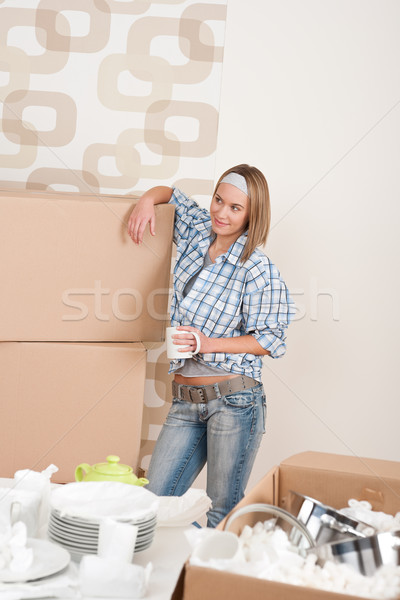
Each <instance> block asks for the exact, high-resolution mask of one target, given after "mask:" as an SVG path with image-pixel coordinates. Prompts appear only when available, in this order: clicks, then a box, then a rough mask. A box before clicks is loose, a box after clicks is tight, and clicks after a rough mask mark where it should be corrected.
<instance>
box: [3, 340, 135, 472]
mask: <svg viewBox="0 0 400 600" xmlns="http://www.w3.org/2000/svg"><path fill="white" fill-rule="evenodd" d="M145 373H146V350H145V349H144V347H143V345H142V344H140V343H135V344H133V343H125V344H124V343H113V344H108V343H105V344H101V343H92V344H89V343H80V344H76V343H51V342H47V343H46V342H44V343H34V342H31V343H30V342H27V343H24V342H15V343H12V342H1V343H0V398H1V403H0V439H1V453H0V477H13V475H14V472H15V471H16V470H18V469H27V468H29V469H33V470H35V471H40V470H42V469H44V468H46V467H47V466H48V465H49V464H51V463H53V464H55V465H56V466H57V467H59V471H58V473H56V474H55V475H54V476H53V477H52V481H53V482H58V483H65V482H69V481H74V477H75V467H76V466H77V465H78V464H80V463H81V462H86V463H89V464H90V465H92V464H94V463H98V462H104V461H105V460H106V457H107V456H108V455H109V454H117V455H118V456H119V457H120V459H121V463H123V464H128V465H130V466H132V467H133V468H134V470H135V471H136V468H137V465H138V457H139V449H140V437H141V427H142V413H143V393H144V382H145Z"/></svg>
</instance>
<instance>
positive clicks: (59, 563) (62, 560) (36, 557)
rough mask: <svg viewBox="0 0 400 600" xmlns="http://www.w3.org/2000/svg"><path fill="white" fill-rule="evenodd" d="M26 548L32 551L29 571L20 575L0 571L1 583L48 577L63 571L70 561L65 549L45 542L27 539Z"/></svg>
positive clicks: (5, 570)
mask: <svg viewBox="0 0 400 600" xmlns="http://www.w3.org/2000/svg"><path fill="white" fill-rule="evenodd" d="M27 547H28V548H32V549H33V562H32V564H31V566H30V567H29V569H27V570H26V571H23V572H21V573H13V572H11V571H10V569H1V570H0V581H1V582H4V583H22V582H24V581H33V580H34V579H41V578H42V577H49V576H50V575H54V574H55V573H58V572H59V571H62V570H63V569H65V567H67V566H68V565H69V562H70V560H71V556H70V553H69V552H68V551H67V550H65V548H62V547H61V546H59V545H58V544H53V543H52V542H49V541H47V540H39V539H35V538H29V539H28V541H27Z"/></svg>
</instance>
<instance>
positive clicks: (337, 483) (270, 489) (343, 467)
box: [172, 452, 400, 600]
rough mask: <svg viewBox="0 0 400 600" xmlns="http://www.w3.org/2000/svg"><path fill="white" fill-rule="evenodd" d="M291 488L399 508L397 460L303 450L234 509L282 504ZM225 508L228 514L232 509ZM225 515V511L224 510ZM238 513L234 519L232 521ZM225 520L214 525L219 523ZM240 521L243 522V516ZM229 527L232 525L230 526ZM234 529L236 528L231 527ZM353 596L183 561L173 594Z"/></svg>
mask: <svg viewBox="0 0 400 600" xmlns="http://www.w3.org/2000/svg"><path fill="white" fill-rule="evenodd" d="M290 490H294V491H296V492H300V493H302V494H306V495H308V496H311V497H313V498H316V499H317V500H319V501H321V502H323V503H325V504H328V505H330V506H332V507H333V508H337V509H338V508H343V507H345V506H347V503H348V500H349V499H350V498H356V499H358V500H368V501H369V502H370V503H371V504H372V508H373V510H379V511H383V512H386V513H390V514H393V515H394V514H396V513H397V512H398V511H400V463H398V462H392V461H384V460H375V459H367V458H358V457H355V456H342V455H335V454H325V453H319V452H303V453H301V454H297V455H295V456H292V457H290V458H288V459H286V460H284V461H283V462H282V463H281V464H280V465H279V466H277V467H274V468H273V469H271V471H269V472H268V473H267V474H266V475H265V477H264V478H263V479H262V480H261V481H260V482H259V483H258V484H257V485H256V486H255V487H254V488H253V489H252V490H251V491H250V493H249V494H247V495H246V496H245V498H243V500H242V501H241V502H240V503H239V504H238V505H237V506H236V507H235V509H233V511H232V513H233V512H234V511H235V510H236V509H237V508H239V507H242V506H246V505H248V504H254V503H265V504H274V505H276V506H280V507H282V508H285V506H286V502H287V495H288V492H289V491H290ZM232 513H230V514H232ZM228 517H229V515H228ZM228 517H226V518H228ZM238 522H239V519H238V520H237V521H235V523H234V524H233V526H236V525H237V523H238ZM224 523H225V520H224V521H222V522H221V523H220V525H219V526H218V528H219V529H223V527H224ZM242 524H243V522H242ZM232 531H234V529H233V527H232ZM236 532H237V533H238V531H236ZM224 597H229V598H230V600H242V599H243V598H246V599H249V600H258V599H260V600H261V599H263V600H265V599H271V600H354V598H357V596H352V595H347V594H338V593H336V592H326V591H324V590H320V589H314V588H307V587H300V586H295V585H289V584H284V583H278V582H274V581H266V580H261V579H256V578H253V577H246V576H242V575H232V574H231V573H226V572H222V571H217V570H215V569H207V568H202V567H197V566H193V565H190V564H189V562H187V563H186V564H185V566H184V567H183V570H182V572H181V574H180V577H179V579H178V582H177V585H176V588H175V590H174V593H173V595H172V600H204V599H205V598H206V599H207V600H221V598H224Z"/></svg>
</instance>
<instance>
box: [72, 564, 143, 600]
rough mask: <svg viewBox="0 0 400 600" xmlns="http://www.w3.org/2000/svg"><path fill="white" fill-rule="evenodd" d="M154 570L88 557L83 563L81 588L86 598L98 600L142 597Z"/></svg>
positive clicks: (80, 575)
mask: <svg viewBox="0 0 400 600" xmlns="http://www.w3.org/2000/svg"><path fill="white" fill-rule="evenodd" d="M152 569H153V567H152V564H151V563H148V565H147V566H146V567H141V566H140V565H134V564H129V563H125V562H120V561H116V560H112V559H106V558H100V557H99V556H94V555H86V556H84V557H83V558H82V560H81V564H80V572H79V578H80V589H81V593H82V595H83V596H90V597H91V596H96V597H99V598H143V597H144V596H145V594H146V591H147V588H148V585H149V579H150V574H151V571H152Z"/></svg>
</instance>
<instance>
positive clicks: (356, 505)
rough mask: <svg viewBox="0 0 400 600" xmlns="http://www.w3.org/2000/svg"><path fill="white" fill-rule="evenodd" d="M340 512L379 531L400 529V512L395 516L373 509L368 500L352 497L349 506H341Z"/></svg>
mask: <svg viewBox="0 0 400 600" xmlns="http://www.w3.org/2000/svg"><path fill="white" fill-rule="evenodd" d="M339 512H340V513H342V514H343V515H345V516H346V517H350V518H351V519H356V520H359V521H363V522H364V523H367V524H368V525H371V527H374V529H376V530H377V531H379V532H384V531H397V530H398V529H400V512H398V513H397V514H396V515H395V516H393V515H388V514H387V513H384V512H379V511H376V510H372V505H371V504H370V503H369V502H368V501H367V500H355V499H354V498H351V499H350V500H349V502H348V507H346V508H341V509H340V510H339Z"/></svg>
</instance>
